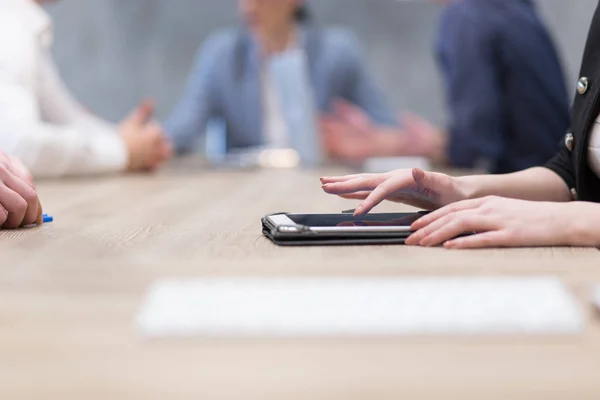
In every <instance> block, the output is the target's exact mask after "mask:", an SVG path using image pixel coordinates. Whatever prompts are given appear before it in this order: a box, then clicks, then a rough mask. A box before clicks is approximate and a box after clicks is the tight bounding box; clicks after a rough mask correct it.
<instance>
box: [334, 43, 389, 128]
mask: <svg viewBox="0 0 600 400" xmlns="http://www.w3.org/2000/svg"><path fill="white" fill-rule="evenodd" d="M337 33H338V35H337V36H338V40H337V42H338V43H339V45H340V47H341V48H342V49H343V52H344V53H345V59H346V62H347V66H348V68H349V71H350V72H349V82H351V84H350V85H349V88H350V90H349V92H348V97H349V98H348V100H349V101H351V102H352V103H354V104H356V105H357V106H358V107H360V108H361V109H363V110H364V111H365V112H366V113H367V114H368V115H369V117H371V119H372V120H373V121H375V122H377V123H378V124H381V125H388V126H396V125H398V122H397V121H396V118H395V117H394V113H393V112H391V110H390V108H389V106H388V103H387V100H386V98H385V96H384V94H383V92H382V90H381V88H380V86H379V85H378V84H377V83H376V81H375V79H374V78H373V75H372V74H371V72H370V71H369V68H368V67H367V63H366V62H365V56H364V54H363V51H362V49H361V46H360V44H359V41H358V39H357V38H356V37H355V36H354V35H353V34H351V33H350V32H346V31H338V32H337Z"/></svg>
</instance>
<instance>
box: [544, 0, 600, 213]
mask: <svg viewBox="0 0 600 400" xmlns="http://www.w3.org/2000/svg"><path fill="white" fill-rule="evenodd" d="M579 76H580V78H579V80H578V82H577V94H576V95H575V101H574V103H573V110H572V117H571V128H570V130H569V132H568V133H567V134H566V135H565V138H564V141H563V143H562V144H561V149H560V152H559V153H558V154H557V155H556V157H554V158H553V159H552V160H551V161H550V162H548V164H546V167H547V168H549V169H551V170H553V171H554V172H556V173H557V174H558V175H560V177H561V178H562V179H563V180H564V181H565V182H566V183H567V185H568V187H569V188H570V189H571V197H572V198H573V200H581V201H593V202H599V203H600V179H599V178H598V177H597V176H596V174H595V173H594V171H592V170H591V169H590V167H589V164H588V141H589V134H590V130H591V127H592V125H593V123H594V121H595V120H596V118H597V117H598V114H600V3H599V5H598V8H597V9H596V13H595V14H594V18H593V20H592V26H591V27H590V32H589V34H588V39H587V43H586V46H585V52H584V55H583V61H582V65H581V72H580V74H579Z"/></svg>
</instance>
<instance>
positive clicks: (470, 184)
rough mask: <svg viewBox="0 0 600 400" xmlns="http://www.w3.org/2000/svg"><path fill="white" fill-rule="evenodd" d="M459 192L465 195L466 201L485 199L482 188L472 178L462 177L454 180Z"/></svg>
mask: <svg viewBox="0 0 600 400" xmlns="http://www.w3.org/2000/svg"><path fill="white" fill-rule="evenodd" d="M454 179H455V182H456V185H457V186H458V190H459V191H460V193H462V194H463V197H464V199H465V200H472V199H478V198H480V197H484V196H483V195H482V193H481V188H480V187H479V185H478V184H477V180H476V179H473V177H471V176H460V177H457V178H454Z"/></svg>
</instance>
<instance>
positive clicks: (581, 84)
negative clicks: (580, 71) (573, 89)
mask: <svg viewBox="0 0 600 400" xmlns="http://www.w3.org/2000/svg"><path fill="white" fill-rule="evenodd" d="M589 85H590V82H589V81H588V78H586V77H585V76H583V77H581V78H579V81H577V93H579V94H585V93H586V92H587V90H588V87H589Z"/></svg>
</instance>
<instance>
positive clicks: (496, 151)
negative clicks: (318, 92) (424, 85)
mask: <svg viewBox="0 0 600 400" xmlns="http://www.w3.org/2000/svg"><path fill="white" fill-rule="evenodd" d="M444 3H447V4H446V6H445V10H444V12H443V14H442V17H441V22H440V26H439V32H438V41H437V55H438V61H439V65H440V69H441V71H442V74H443V77H444V81H445V92H446V99H447V107H448V110H449V117H450V120H449V124H448V127H447V131H446V132H444V133H441V132H440V130H439V129H437V128H435V127H433V126H432V125H430V124H429V123H428V122H427V121H424V120H423V119H421V118H419V117H416V116H411V115H409V116H407V117H406V118H405V119H404V120H403V121H402V122H403V130H404V135H403V136H401V137H399V138H398V141H397V143H396V146H395V148H393V149H392V148H390V149H388V153H394V154H395V155H412V156H415V155H418V156H427V157H430V158H432V159H434V160H436V161H441V160H443V161H444V162H445V163H447V164H449V165H452V166H454V167H461V168H484V169H486V170H487V171H489V172H491V173H507V172H514V171H519V170H523V169H526V168H529V167H533V166H538V165H543V164H544V163H545V162H546V161H548V160H549V159H550V158H552V157H553V155H554V154H555V153H556V149H557V148H558V145H559V142H560V140H561V139H562V137H563V136H564V134H565V132H566V130H567V129H568V126H569V103H568V99H567V89H566V87H565V81H564V76H563V72H562V68H561V64H560V61H559V57H558V55H557V52H556V49H555V47H554V44H553V43H552V40H551V38H550V35H549V34H548V32H547V30H546V28H545V26H544V24H543V23H542V21H541V19H540V17H539V16H538V14H537V12H536V9H535V6H534V4H533V3H532V1H531V0H446V1H444ZM343 109H344V112H340V113H337V114H335V115H331V116H328V117H327V120H325V121H323V126H324V131H325V135H326V140H327V141H328V142H329V143H335V142H336V141H337V140H339V139H340V138H341V137H342V133H341V132H342V131H341V130H345V131H346V132H345V133H344V134H343V137H344V138H345V143H344V145H343V146H339V147H340V148H341V150H342V151H339V152H337V154H336V155H337V156H338V157H340V158H343V159H344V158H346V159H348V158H352V159H353V160H357V158H359V156H360V155H357V154H356V153H354V154H350V153H349V152H344V151H343V150H344V149H346V148H349V147H352V146H357V147H359V148H360V147H361V145H360V141H361V140H364V139H363V138H364V137H365V136H364V134H361V133H364V132H359V131H361V130H370V129H378V130H381V129H383V128H381V129H380V128H377V127H375V126H374V125H373V124H370V123H365V122H364V118H362V120H363V122H361V124H357V123H355V122H353V121H357V120H361V119H360V118H357V117H358V110H356V109H350V108H349V107H343ZM348 131H354V132H355V134H354V135H349V134H348ZM350 136H352V137H353V138H354V139H355V140H354V141H355V143H349V141H348V138H349V137H350ZM396 136H397V135H396ZM329 147H330V148H334V149H335V145H334V146H331V145H330V146H329ZM387 155H390V154H387ZM347 156H350V157H347Z"/></svg>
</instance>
